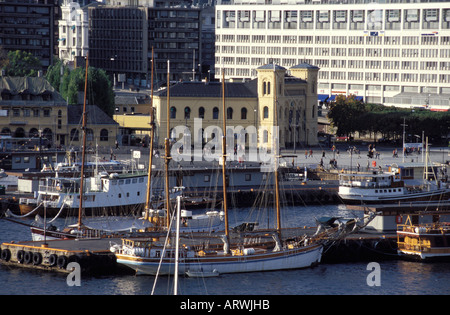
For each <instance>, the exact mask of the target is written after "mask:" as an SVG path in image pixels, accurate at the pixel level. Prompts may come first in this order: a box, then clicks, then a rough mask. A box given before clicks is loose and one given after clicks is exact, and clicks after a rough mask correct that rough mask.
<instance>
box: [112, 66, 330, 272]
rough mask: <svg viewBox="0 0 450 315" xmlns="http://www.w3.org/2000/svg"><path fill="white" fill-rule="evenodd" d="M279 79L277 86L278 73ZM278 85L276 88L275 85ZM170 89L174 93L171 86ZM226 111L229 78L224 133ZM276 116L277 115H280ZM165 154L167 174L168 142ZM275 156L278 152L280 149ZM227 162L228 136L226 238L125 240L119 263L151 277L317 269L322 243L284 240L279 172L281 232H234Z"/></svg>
mask: <svg viewBox="0 0 450 315" xmlns="http://www.w3.org/2000/svg"><path fill="white" fill-rule="evenodd" d="M168 74H169V71H168ZM274 79H275V81H276V73H275V69H274ZM168 82H169V75H168ZM274 86H276V84H275V85H274ZM167 88H168V89H169V86H168V87H167ZM167 95H168V96H167V99H168V101H167V115H169V92H168V93H167ZM275 104H276V97H275ZM225 109H226V108H225V79H224V76H223V77H222V113H223V130H226V117H225V113H226V111H225ZM275 112H277V110H276V111H275ZM168 119H169V118H168ZM167 121H169V120H167ZM275 121H277V120H275ZM168 128H169V127H168ZM165 150H166V168H167V169H168V164H169V160H170V156H169V153H170V152H169V139H168V138H166V139H165ZM275 152H277V150H276V149H275ZM226 157H227V153H226V137H225V136H224V137H223V138H222V179H223V193H224V198H223V210H224V217H225V231H224V233H214V234H208V235H205V234H203V235H197V237H196V238H182V239H180V240H179V241H180V242H181V245H179V246H173V245H172V244H173V243H176V242H170V241H169V240H170V236H169V235H168V236H167V237H166V238H134V239H132V238H129V239H123V240H122V245H121V246H119V247H115V248H114V252H115V255H116V258H117V262H118V263H120V264H123V265H126V266H128V267H130V268H132V269H134V270H135V271H136V273H138V274H150V275H155V274H174V273H177V274H184V273H187V274H190V275H202V274H206V275H217V274H222V273H239V272H253V271H269V270H283V269H296V268H306V267H310V266H314V265H316V264H318V263H319V262H320V260H321V257H322V250H323V246H322V244H321V243H320V242H311V239H310V238H309V237H306V236H304V235H291V236H290V238H289V241H287V240H286V237H283V236H284V235H283V233H282V229H281V216H280V195H279V185H278V172H277V170H276V168H275V196H276V203H275V204H276V210H277V215H276V217H277V228H276V229H274V230H260V231H252V232H243V233H231V232H230V228H229V223H228V205H227V198H226V194H227V189H226V188H227V185H226V177H225V174H226V172H225V168H226ZM276 162H277V161H275V163H276ZM167 185H168V184H167ZM168 188H169V187H168V186H166V191H168ZM166 196H168V195H166ZM166 205H167V209H168V210H169V207H170V202H169V200H167V201H166ZM170 217H171V212H170V211H168V212H167V218H168V220H167V221H166V222H167V223H168V224H169V231H170V221H171V220H169V219H170ZM177 224H179V222H177ZM177 240H178V239H177ZM180 242H178V243H180ZM175 270H176V271H175Z"/></svg>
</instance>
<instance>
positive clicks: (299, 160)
mask: <svg viewBox="0 0 450 315" xmlns="http://www.w3.org/2000/svg"><path fill="white" fill-rule="evenodd" d="M335 146H336V150H335V151H333V150H332V149H331V148H328V147H321V146H315V147H308V148H299V149H296V150H294V149H282V150H281V158H280V161H279V162H280V163H281V164H286V165H289V166H290V165H292V162H294V165H295V166H296V167H301V168H303V167H305V166H306V167H314V168H315V167H316V166H318V165H319V164H320V163H321V160H322V161H323V166H324V168H325V169H330V168H333V166H332V165H331V164H330V160H336V168H337V169H339V170H340V169H346V170H347V169H350V168H352V169H353V170H356V169H357V167H358V164H359V167H360V170H361V171H364V170H367V166H369V167H371V168H372V169H373V167H374V166H375V168H377V169H378V168H379V167H380V166H381V168H382V169H386V168H387V167H388V166H389V165H392V164H393V163H396V164H404V163H424V161H425V158H426V154H425V152H423V154H422V152H420V153H417V152H416V153H410V154H405V155H404V156H403V154H402V148H401V146H400V147H394V146H391V145H382V144H377V145H376V147H375V151H374V155H373V157H372V158H369V157H368V146H369V143H346V142H336V144H335ZM349 148H356V150H349ZM395 149H397V151H398V155H397V157H395V156H394V155H393V151H394V150H395ZM134 151H139V152H140V158H134V160H135V161H136V162H137V163H138V164H143V165H144V166H145V168H146V167H147V165H148V161H149V148H145V147H139V146H120V147H119V148H117V149H115V148H101V149H100V150H99V155H100V157H104V158H105V159H109V157H110V156H111V153H112V155H113V158H115V159H117V160H129V159H131V158H133V152H134ZM311 151H312V154H311ZM158 153H159V154H156V155H154V158H153V164H156V165H157V166H162V165H163V162H164V159H163V157H162V154H163V153H164V150H162V149H159V152H158ZM246 153H248V151H246ZM193 157H194V161H192V162H191V161H190V160H187V161H185V160H182V161H179V162H176V161H173V162H171V167H183V168H189V167H211V166H216V165H218V161H217V160H213V161H212V162H211V161H205V159H204V155H203V153H202V152H194V151H193ZM230 159H231V160H232V161H231V162H230V163H231V165H235V166H242V167H243V166H244V164H243V163H239V162H238V161H237V158H236V156H234V155H233V154H229V157H228V158H227V160H228V161H230ZM449 161H450V148H448V147H430V151H429V163H430V162H431V163H433V162H434V163H445V164H448V163H449ZM245 165H247V166H248V167H249V166H255V167H256V166H259V165H260V163H259V162H258V161H252V162H246V163H245Z"/></svg>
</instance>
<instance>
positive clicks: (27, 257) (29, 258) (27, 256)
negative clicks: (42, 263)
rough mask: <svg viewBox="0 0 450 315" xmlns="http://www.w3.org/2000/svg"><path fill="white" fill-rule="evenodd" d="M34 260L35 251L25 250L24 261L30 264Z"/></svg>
mask: <svg viewBox="0 0 450 315" xmlns="http://www.w3.org/2000/svg"><path fill="white" fill-rule="evenodd" d="M32 261H33V252H25V254H24V256H23V262H24V263H26V264H30V263H31V262H32Z"/></svg>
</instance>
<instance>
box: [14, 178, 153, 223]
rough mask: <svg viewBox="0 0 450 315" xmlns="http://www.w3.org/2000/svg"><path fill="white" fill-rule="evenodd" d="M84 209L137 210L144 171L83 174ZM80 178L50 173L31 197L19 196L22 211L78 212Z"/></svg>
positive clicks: (98, 211) (141, 198)
mask: <svg viewBox="0 0 450 315" xmlns="http://www.w3.org/2000/svg"><path fill="white" fill-rule="evenodd" d="M84 181H85V185H84V192H83V210H84V214H85V215H95V214H97V215H100V214H103V215H104V214H109V215H113V214H115V215H120V214H129V213H130V212H135V213H140V211H142V209H143V205H144V203H145V192H146V186H147V174H146V173H144V172H136V173H132V174H130V173H127V174H117V173H113V174H109V175H108V174H106V173H102V174H99V175H97V176H93V177H89V178H85V179H84ZM80 182H81V178H64V177H50V178H46V179H45V184H44V185H39V189H38V191H37V192H36V197H34V198H20V199H19V209H20V214H21V215H27V214H29V213H31V212H32V213H36V214H39V215H41V216H42V215H43V214H44V209H45V211H46V215H47V217H51V216H56V215H58V214H59V213H60V212H61V211H64V212H65V214H67V215H72V216H76V215H78V208H79V204H80Z"/></svg>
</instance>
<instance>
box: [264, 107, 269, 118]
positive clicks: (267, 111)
mask: <svg viewBox="0 0 450 315" xmlns="http://www.w3.org/2000/svg"><path fill="white" fill-rule="evenodd" d="M263 113H264V119H266V118H269V107H267V106H264V109H263Z"/></svg>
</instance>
